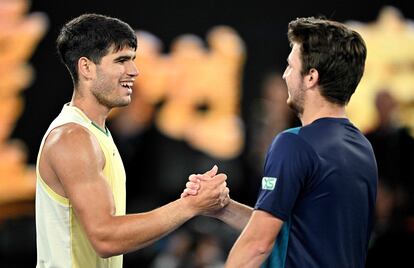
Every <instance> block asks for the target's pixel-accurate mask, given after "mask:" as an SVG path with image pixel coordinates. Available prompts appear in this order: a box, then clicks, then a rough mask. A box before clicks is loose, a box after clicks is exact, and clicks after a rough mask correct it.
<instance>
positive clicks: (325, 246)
mask: <svg viewBox="0 0 414 268" xmlns="http://www.w3.org/2000/svg"><path fill="white" fill-rule="evenodd" d="M377 177H378V175H377V166H376V161H375V157H374V152H373V150H372V147H371V145H370V143H369V142H368V140H367V139H366V138H365V137H364V136H363V135H362V133H361V132H360V131H359V130H358V129H357V128H356V127H355V126H353V125H352V124H351V123H350V122H349V120H348V119H346V118H321V119H318V120H316V121H314V122H313V123H312V124H310V125H307V126H305V127H301V128H294V129H289V130H286V131H284V132H282V133H280V134H279V135H277V136H276V138H275V139H274V140H273V143H272V145H271V147H270V149H269V151H268V153H267V156H266V162H265V167H264V177H263V179H262V187H261V190H260V193H259V196H258V200H257V203H256V205H255V209H258V210H263V211H266V212H268V213H270V214H272V215H274V216H275V217H276V218H278V219H280V220H282V221H283V222H284V223H283V225H282V229H281V230H280V232H279V235H278V237H277V239H276V243H275V246H274V248H273V251H272V254H271V255H270V256H269V258H268V259H267V261H266V263H265V264H264V265H263V267H289V268H292V267H300V268H303V267H306V268H311V267H315V268H316V267H317V268H325V267H326V268H333V267H335V268H341V267H343V268H359V267H361V268H363V267H365V259H366V254H367V248H368V241H369V237H370V234H371V229H372V225H373V217H374V208H375V199H376V193H377Z"/></svg>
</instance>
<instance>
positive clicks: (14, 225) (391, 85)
mask: <svg viewBox="0 0 414 268" xmlns="http://www.w3.org/2000/svg"><path fill="white" fill-rule="evenodd" d="M409 6H411V5H409V2H408V1H382V0H380V1H370V2H369V4H368V3H362V2H361V1H356V0H349V1H334V2H332V1H322V0H316V1H304V2H303V3H298V2H289V1H285V2H276V1H255V2H254V3H253V2H251V1H250V2H249V1H247V2H243V1H215V0H210V1H193V2H190V1H174V2H173V1H170V2H167V1H160V0H153V1H140V2H137V1H99V2H97V1H80V0H76V1H63V0H61V1H27V0H0V263H1V265H0V266H1V267H7V268H8V267H34V266H35V262H36V242H35V223H34V190H35V187H34V185H35V177H34V165H35V162H36V157H37V151H38V147H39V145H40V141H41V139H42V136H43V134H44V132H45V131H46V129H47V127H48V126H49V124H50V122H51V121H52V120H53V119H54V118H55V117H56V116H57V115H58V113H59V112H60V110H61V107H62V105H63V104H64V103H66V102H69V101H70V98H71V95H72V90H73V87H72V81H71V80H70V76H69V74H68V72H67V70H66V69H65V67H64V66H63V65H62V64H61V63H60V62H59V59H58V57H57V53H56V50H55V39H56V37H57V35H58V32H59V30H60V28H61V27H62V25H63V24H64V23H65V22H67V21H68V20H70V19H72V18H74V17H76V16H79V15H80V14H82V13H101V14H106V15H110V16H115V17H118V18H120V19H122V20H124V21H126V22H127V23H129V24H130V25H131V26H132V27H133V28H134V29H135V30H136V31H137V35H138V50H137V59H136V63H137V66H138V69H139V70H140V76H139V78H138V79H137V82H136V83H135V85H134V93H133V94H134V95H133V102H132V103H131V105H130V106H128V107H126V108H122V109H118V110H116V111H114V112H113V113H112V114H111V118H110V120H109V122H108V126H109V128H110V130H111V132H112V134H113V136H114V139H115V140H116V143H117V144H118V148H119V150H120V152H121V155H122V156H123V160H124V164H125V168H126V171H127V199H128V200H127V204H128V212H130V213H132V212H143V211H147V210H150V209H154V208H156V207H158V206H160V205H162V204H165V203H167V202H170V201H172V200H174V199H176V198H178V197H179V195H180V193H181V192H182V190H183V188H184V187H185V182H186V181H187V178H188V176H189V175H190V174H192V173H202V172H204V171H206V170H208V169H210V168H211V167H212V166H213V165H214V164H217V165H218V166H219V171H220V172H224V173H226V174H227V175H228V177H229V179H228V185H229V187H230V190H231V197H232V198H233V199H235V200H238V201H240V202H243V203H246V204H248V205H251V206H253V205H254V203H255V200H256V194H257V191H258V187H259V182H260V180H261V173H262V168H263V157H264V156H265V154H266V151H267V147H268V145H269V144H270V142H271V140H272V138H273V137H274V136H275V135H276V134H278V133H279V132H280V131H282V130H284V129H286V128H289V127H294V126H299V125H300V122H299V121H298V120H297V119H296V118H295V116H294V115H293V114H292V113H291V112H290V111H289V109H288V108H287V106H286V98H287V93H286V88H285V84H284V82H283V80H281V74H282V73H283V71H284V68H285V66H286V58H287V56H288V54H289V52H290V47H289V44H288V41H287V37H286V31H287V24H288V23H289V21H291V20H293V19H295V18H296V17H302V16H320V15H322V16H325V17H327V18H331V19H334V20H338V21H341V22H344V23H346V24H348V25H350V26H351V27H352V28H354V29H355V30H357V31H358V32H360V33H361V35H362V36H363V37H364V39H365V41H366V43H367V46H368V58H367V63H366V72H365V74H364V77H363V79H362V81H361V83H360V85H359V87H358V89H357V92H356V93H355V94H354V96H353V97H352V99H351V103H350V105H349V107H348V114H349V116H350V118H351V120H352V122H354V123H355V125H357V126H358V127H359V128H360V129H361V130H362V131H363V132H364V134H366V136H367V137H368V138H369V140H370V141H371V143H372V145H373V147H374V151H375V154H376V157H377V162H378V167H379V175H380V184H379V192H378V201H377V209H376V218H377V219H376V226H375V230H374V232H373V235H372V239H371V243H370V248H369V255H368V260H367V267H378V266H380V265H381V266H387V265H390V266H391V265H392V267H399V266H402V263H404V264H405V267H409V266H411V265H413V264H414V261H413V259H412V257H411V256H410V252H411V250H410V249H411V248H412V246H413V245H414V236H413V234H414V218H413V215H414V202H413V196H414V195H413V194H414V140H413V137H414V111H413V108H414V49H413V48H414V28H413V27H414V24H413V21H412V19H413V18H414V10H413V9H412V8H410V7H409ZM237 236H238V232H236V231H235V230H233V229H231V228H230V227H228V226H226V225H224V224H222V223H221V222H219V221H217V220H214V219H210V218H206V217H197V218H195V219H193V220H191V221H189V222H188V223H186V224H185V225H183V226H182V227H181V228H179V229H178V230H177V231H175V232H173V233H171V234H170V235H169V236H167V237H165V238H164V239H162V240H160V241H159V242H156V243H155V244H153V245H152V246H150V247H148V248H146V249H143V250H140V251H138V252H134V253H129V254H126V255H125V258H124V267H155V268H161V267H162V268H169V267H171V268H173V267H200V268H201V267H206V268H207V267H209V268H211V267H222V265H223V262H224V260H225V257H226V256H227V253H228V251H229V249H230V248H231V246H232V244H233V243H234V241H235V239H236V238H237Z"/></svg>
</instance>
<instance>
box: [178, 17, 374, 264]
mask: <svg viewBox="0 0 414 268" xmlns="http://www.w3.org/2000/svg"><path fill="white" fill-rule="evenodd" d="M288 38H289V41H290V44H291V47H292V51H291V53H290V55H289V57H288V66H287V67H286V70H285V73H284V74H283V78H284V80H285V81H286V84H287V87H288V93H289V97H288V100H287V103H288V105H289V106H290V107H291V108H292V109H293V110H294V111H295V112H296V113H297V115H298V116H299V118H300V120H301V122H302V127H300V128H294V129H288V130H286V131H284V132H282V133H280V134H279V135H277V136H276V138H275V139H274V140H273V142H272V144H271V146H270V148H269V151H268V153H267V156H266V162H265V167H264V175H263V179H262V185H261V190H260V192H259V196H258V200H257V203H256V205H255V207H254V210H252V209H251V208H249V207H247V206H244V205H242V204H240V203H237V202H235V201H233V200H232V201H231V202H230V203H229V205H227V206H226V207H225V208H224V209H223V210H222V211H221V212H220V213H218V214H215V215H212V216H215V217H217V218H219V219H221V220H223V221H224V222H226V223H228V224H231V225H233V226H234V227H237V228H239V229H243V232H242V234H241V235H240V237H239V238H238V240H237V241H236V243H235V244H234V246H233V248H232V250H231V251H230V254H229V257H228V259H227V262H226V267H228V268H230V267H237V268H240V267H259V266H260V265H262V267H289V268H290V267H306V268H310V267H315V268H316V267H318V268H321V267H327V268H328V267H329V268H330V267H335V268H342V267H343V268H359V267H360V268H362V267H364V266H365V260H366V255H367V249H368V241H369V238H370V233H371V230H372V226H373V218H374V206H375V200H376V191H377V166H376V161H375V157H374V153H373V150H372V147H371V145H370V143H369V142H368V141H367V139H366V138H365V137H364V136H363V134H362V133H361V132H360V131H359V130H358V129H357V128H356V127H355V126H354V125H353V124H352V123H351V122H350V121H349V120H348V119H347V117H346V113H345V106H346V104H347V103H348V102H349V100H350V98H351V96H352V94H353V93H354V91H355V89H356V87H357V85H358V83H359V81H360V79H361V77H362V75H363V72H364V65H365V58H366V46H365V43H364V41H363V39H362V38H361V36H360V35H359V34H358V33H357V32H355V31H353V30H351V29H349V28H347V27H346V26H344V25H343V24H340V23H338V22H334V21H329V20H325V19H317V18H313V17H311V18H299V19H296V20H294V21H292V22H290V23H289V27H288ZM199 179H208V178H207V176H205V175H204V176H196V175H193V176H191V178H190V183H189V184H188V188H187V189H186V190H185V193H184V194H183V196H184V195H186V194H196V192H197V189H198V184H197V182H198V180H199Z"/></svg>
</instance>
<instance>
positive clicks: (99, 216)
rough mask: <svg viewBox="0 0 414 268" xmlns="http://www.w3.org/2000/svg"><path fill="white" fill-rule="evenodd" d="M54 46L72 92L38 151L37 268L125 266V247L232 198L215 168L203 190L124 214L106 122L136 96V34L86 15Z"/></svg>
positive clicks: (121, 182)
mask: <svg viewBox="0 0 414 268" xmlns="http://www.w3.org/2000/svg"><path fill="white" fill-rule="evenodd" d="M57 48H58V52H59V55H60V58H61V60H62V62H63V63H64V64H65V66H66V67H67V68H68V70H69V72H70V74H71V76H72V80H73V83H74V91H73V96H72V100H71V102H70V103H67V104H65V105H64V106H63V109H62V111H61V113H60V114H59V116H58V117H57V118H56V119H55V120H54V121H53V122H52V124H51V125H50V127H49V129H48V130H47V132H46V134H45V136H44V138H43V140H42V143H41V146H40V150H39V154H38V159H37V170H36V172H37V187H36V229H37V267H38V268H43V267H59V268H62V267H80V268H84V267H85V268H93V267H108V268H115V267H116V268H118V267H122V254H123V253H126V252H130V251H133V250H137V249H140V248H142V247H145V246H147V245H149V244H150V243H152V242H154V241H155V240H157V239H159V238H161V237H163V236H164V235H166V234H167V233H169V232H171V231H172V230H174V229H175V228H177V227H178V226H180V225H181V224H183V223H184V222H185V221H187V220H189V219H190V218H192V217H193V216H195V215H198V214H205V213H212V212H214V211H215V210H217V209H220V208H222V207H224V206H225V205H226V204H228V202H229V197H228V192H229V190H228V188H227V187H226V182H225V180H226V176H225V175H224V174H218V175H216V173H217V167H216V166H215V167H213V169H212V170H210V171H208V172H207V173H206V176H209V177H210V176H212V177H214V179H212V180H206V181H203V182H201V190H200V192H199V194H198V195H196V196H188V197H186V198H181V199H177V200H176V201H173V202H171V203H169V204H167V205H165V206H162V207H160V208H157V209H155V210H152V211H150V212H146V213H139V214H129V215H125V171H124V167H123V164H122V160H121V157H120V155H119V152H118V150H117V148H116V146H115V144H114V142H113V140H112V137H111V133H110V132H109V130H108V129H107V128H106V126H105V120H106V117H107V116H108V113H109V112H110V110H111V109H112V108H114V107H121V106H125V105H128V104H129V103H130V102H131V94H132V85H133V83H134V80H135V78H136V77H137V75H138V70H137V68H136V66H135V64H134V58H135V51H136V48H137V40H136V35H135V33H134V31H133V30H132V29H131V27H130V26H129V25H128V24H126V23H124V22H122V21H120V20H118V19H115V18H111V17H107V16H102V15H97V14H84V15H82V16H80V17H77V18H75V19H73V20H72V21H70V22H68V23H67V24H66V25H64V26H63V28H62V30H61V32H60V34H59V37H58V39H57Z"/></svg>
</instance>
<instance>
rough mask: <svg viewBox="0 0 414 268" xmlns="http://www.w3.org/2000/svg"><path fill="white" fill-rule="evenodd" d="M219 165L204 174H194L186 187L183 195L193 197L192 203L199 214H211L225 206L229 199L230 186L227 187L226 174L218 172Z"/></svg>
mask: <svg viewBox="0 0 414 268" xmlns="http://www.w3.org/2000/svg"><path fill="white" fill-rule="evenodd" d="M217 170H218V168H217V166H214V167H213V168H212V169H211V170H209V171H207V172H206V173H204V174H197V175H195V174H192V175H191V176H190V177H189V182H187V184H186V187H187V188H186V189H185V190H184V191H183V193H182V194H181V197H182V198H184V197H187V198H191V199H193V200H194V201H192V205H194V206H195V209H196V210H197V211H198V214H211V213H212V212H215V211H217V210H219V209H221V208H223V207H225V206H226V205H227V204H228V203H229V201H230V197H229V188H227V184H226V179H227V176H226V175H225V174H218V175H216V174H217Z"/></svg>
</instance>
